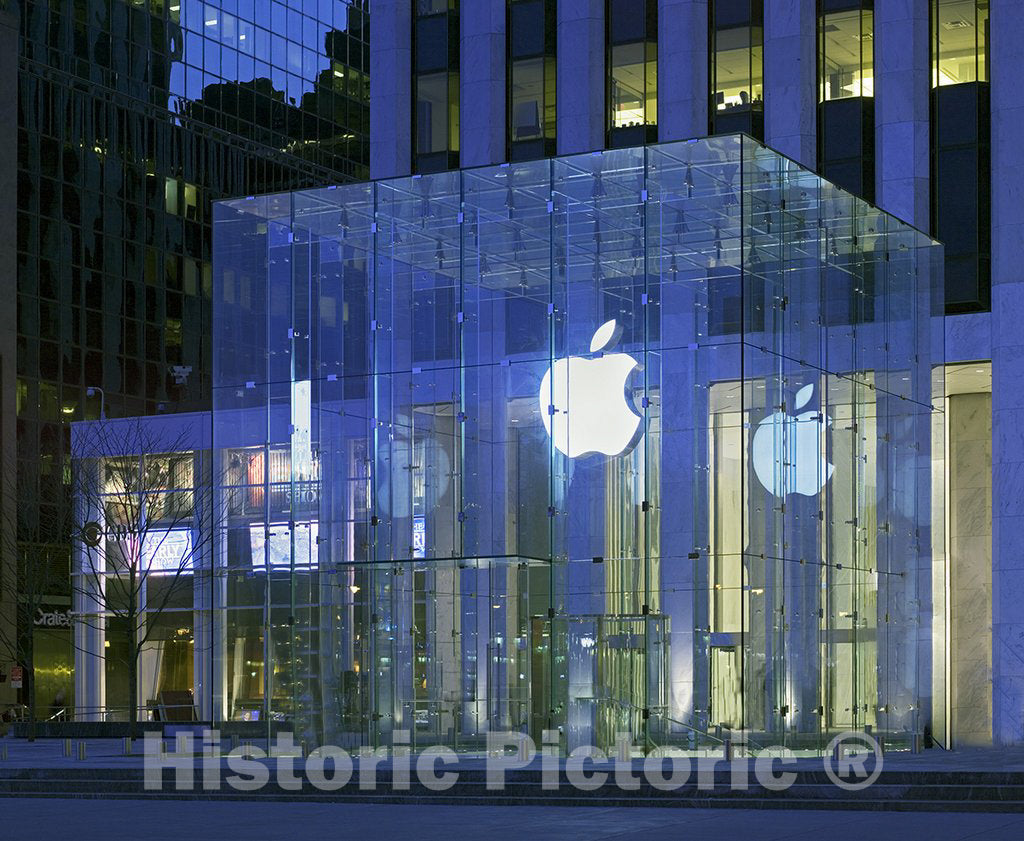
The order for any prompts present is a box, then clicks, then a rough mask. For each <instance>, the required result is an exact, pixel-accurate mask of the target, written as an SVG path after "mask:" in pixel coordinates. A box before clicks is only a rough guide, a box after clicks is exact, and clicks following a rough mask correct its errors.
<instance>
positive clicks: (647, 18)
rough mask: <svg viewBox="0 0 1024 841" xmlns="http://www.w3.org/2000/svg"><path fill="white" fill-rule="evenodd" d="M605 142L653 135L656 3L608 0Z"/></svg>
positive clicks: (615, 143) (621, 143)
mask: <svg viewBox="0 0 1024 841" xmlns="http://www.w3.org/2000/svg"><path fill="white" fill-rule="evenodd" d="M605 27H606V32H607V44H608V54H607V59H608V118H609V120H608V145H609V146H635V145H639V144H642V143H648V142H653V141H656V140H657V139H658V4H657V2H656V0H608V5H607V10H606V17H605Z"/></svg>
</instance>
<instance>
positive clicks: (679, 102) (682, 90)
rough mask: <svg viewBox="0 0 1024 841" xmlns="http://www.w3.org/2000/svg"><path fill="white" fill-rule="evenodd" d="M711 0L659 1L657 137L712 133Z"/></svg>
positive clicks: (674, 137)
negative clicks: (709, 58) (709, 40)
mask: <svg viewBox="0 0 1024 841" xmlns="http://www.w3.org/2000/svg"><path fill="white" fill-rule="evenodd" d="M708 84H709V83H708V0H659V2H658V140H660V141H662V142H665V141H667V140H686V139H687V138H690V137H704V136H705V135H706V134H707V133H708V97H709V89H708Z"/></svg>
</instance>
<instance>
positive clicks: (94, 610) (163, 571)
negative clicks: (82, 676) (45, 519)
mask: <svg viewBox="0 0 1024 841" xmlns="http://www.w3.org/2000/svg"><path fill="white" fill-rule="evenodd" d="M183 425H184V426H183ZM196 441H197V435H196V433H195V430H194V429H192V428H190V427H189V426H188V425H187V422H186V421H184V420H182V421H181V422H180V423H179V424H178V425H177V426H176V425H175V420H174V418H173V416H163V417H161V418H160V419H159V420H157V419H155V418H127V419H123V420H109V421H94V422H92V423H89V424H81V425H79V426H78V428H76V430H75V435H74V439H73V443H72V451H73V458H74V468H73V471H72V501H73V509H74V514H73V517H72V525H71V543H72V589H73V591H74V594H75V597H76V610H75V613H74V621H75V623H76V624H77V625H79V626H81V627H84V628H92V629H98V630H101V631H102V632H103V634H104V639H108V638H109V636H110V635H114V636H116V635H120V636H121V638H122V641H123V643H124V645H123V646H119V647H118V648H119V649H120V652H122V653H120V654H117V653H115V654H111V652H115V651H117V650H118V649H115V648H106V647H101V648H99V650H96V649H94V648H91V647H89V646H84V647H83V646H82V645H80V644H77V643H76V646H77V647H78V649H79V650H80V651H86V652H87V653H88V654H90V655H93V656H97V657H101V658H104V659H105V658H106V657H108V656H115V657H120V659H121V660H123V664H124V666H125V667H126V669H127V674H128V686H129V693H130V700H129V704H128V720H129V733H130V735H131V737H132V738H135V737H136V736H137V732H138V719H139V704H138V701H139V688H140V686H139V667H140V661H141V658H142V655H143V649H144V648H145V647H146V645H147V643H150V641H151V640H152V639H153V635H154V631H155V629H156V628H157V627H158V625H159V620H160V617H161V615H162V614H163V613H164V612H165V611H166V610H168V609H169V607H170V606H172V605H173V604H174V602H175V599H176V598H178V597H181V596H184V594H186V593H188V594H191V593H192V591H193V587H194V575H195V574H198V572H199V570H200V568H201V567H203V565H204V564H207V565H208V561H207V560H206V559H208V558H209V552H208V548H209V547H210V546H211V545H212V535H213V528H212V521H211V511H212V506H211V499H212V483H211V476H210V475H209V474H210V471H209V468H208V465H209V454H208V453H204V452H202V451H197V448H196Z"/></svg>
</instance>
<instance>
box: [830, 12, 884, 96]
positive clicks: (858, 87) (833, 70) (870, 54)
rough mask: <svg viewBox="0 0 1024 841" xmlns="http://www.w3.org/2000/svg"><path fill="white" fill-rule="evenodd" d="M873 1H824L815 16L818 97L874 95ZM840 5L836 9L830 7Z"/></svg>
mask: <svg viewBox="0 0 1024 841" xmlns="http://www.w3.org/2000/svg"><path fill="white" fill-rule="evenodd" d="M871 2H872V0H867V2H864V3H862V2H861V0H852V2H851V0H831V2H830V0H823V2H822V4H821V5H822V9H823V13H822V14H821V16H820V17H819V18H818V56H819V58H818V60H819V69H820V74H819V85H820V87H819V91H818V100H819V101H820V102H828V101H830V100H833V99H847V98H851V97H858V96H874V55H875V50H874V11H873V10H872V9H871V8H862V7H863V6H869V5H870V3H871ZM838 6H843V7H846V8H840V9H839V10H838V11H829V9H833V8H836V7H838Z"/></svg>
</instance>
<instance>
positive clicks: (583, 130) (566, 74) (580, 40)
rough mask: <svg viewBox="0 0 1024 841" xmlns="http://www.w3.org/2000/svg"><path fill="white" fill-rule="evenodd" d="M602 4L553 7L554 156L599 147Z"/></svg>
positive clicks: (603, 116)
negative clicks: (555, 44) (555, 67)
mask: <svg viewBox="0 0 1024 841" xmlns="http://www.w3.org/2000/svg"><path fill="white" fill-rule="evenodd" d="M604 56H605V38H604V0H561V2H559V4H558V80H557V85H558V92H557V96H558V118H557V132H558V154H559V155H572V154H575V153H577V152H592V151H594V150H595V149H603V148H604V136H605V125H606V123H607V108H608V105H607V102H606V100H605V73H606V71H605V59H604Z"/></svg>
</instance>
